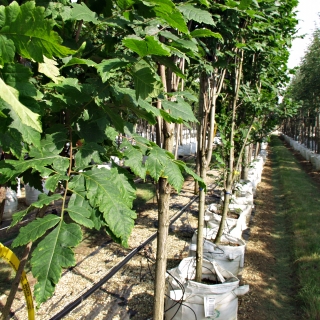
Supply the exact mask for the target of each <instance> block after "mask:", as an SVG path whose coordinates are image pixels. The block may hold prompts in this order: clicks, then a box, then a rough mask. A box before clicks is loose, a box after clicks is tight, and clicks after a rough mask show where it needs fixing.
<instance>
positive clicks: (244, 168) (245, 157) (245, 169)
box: [241, 145, 250, 180]
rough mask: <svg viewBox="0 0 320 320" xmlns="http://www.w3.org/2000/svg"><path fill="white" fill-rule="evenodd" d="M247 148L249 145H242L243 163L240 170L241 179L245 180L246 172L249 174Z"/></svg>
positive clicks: (246, 177)
mask: <svg viewBox="0 0 320 320" xmlns="http://www.w3.org/2000/svg"><path fill="white" fill-rule="evenodd" d="M249 149H250V146H249V145H246V146H245V147H244V153H243V165H242V170H241V179H243V180H247V179H248V174H249V164H250V162H249Z"/></svg>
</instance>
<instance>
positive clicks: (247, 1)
mask: <svg viewBox="0 0 320 320" xmlns="http://www.w3.org/2000/svg"><path fill="white" fill-rule="evenodd" d="M251 3H252V0H240V5H239V6H238V8H239V9H240V10H245V9H247V8H248V7H250V5H251Z"/></svg>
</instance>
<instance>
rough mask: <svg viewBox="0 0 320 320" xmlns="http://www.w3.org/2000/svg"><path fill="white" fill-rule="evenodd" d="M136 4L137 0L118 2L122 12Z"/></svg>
mask: <svg viewBox="0 0 320 320" xmlns="http://www.w3.org/2000/svg"><path fill="white" fill-rule="evenodd" d="M134 3H135V0H117V5H118V6H119V8H120V9H121V10H127V9H129V8H130V7H132V5H133V4H134Z"/></svg>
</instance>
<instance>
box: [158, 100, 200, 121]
mask: <svg viewBox="0 0 320 320" xmlns="http://www.w3.org/2000/svg"><path fill="white" fill-rule="evenodd" d="M162 105H163V108H164V109H165V110H170V115H171V116H172V117H173V118H175V119H177V120H179V119H181V120H183V121H187V122H188V121H190V122H197V119H196V118H195V116H194V114H193V112H192V109H191V106H190V105H189V104H188V103H187V102H185V101H184V100H183V99H181V98H179V97H177V101H166V100H163V101H162Z"/></svg>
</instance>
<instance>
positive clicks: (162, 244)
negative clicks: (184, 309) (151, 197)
mask: <svg viewBox="0 0 320 320" xmlns="http://www.w3.org/2000/svg"><path fill="white" fill-rule="evenodd" d="M159 70H160V76H161V80H162V83H163V87H164V91H165V92H170V91H171V88H172V82H171V81H172V72H171V71H170V70H167V72H166V70H165V67H164V66H162V65H161V66H160V68H159ZM158 107H160V108H161V102H160V105H158ZM162 137H163V148H164V149H165V150H168V151H170V152H172V149H173V139H174V125H173V124H171V123H167V122H163V134H162ZM170 191H171V186H170V184H169V183H168V180H167V179H166V178H160V179H159V198H158V234H157V256H156V277H155V283H154V308H153V319H154V320H163V316H164V297H165V276H166V268H167V238H168V227H169V219H170V211H169V199H170Z"/></svg>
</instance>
